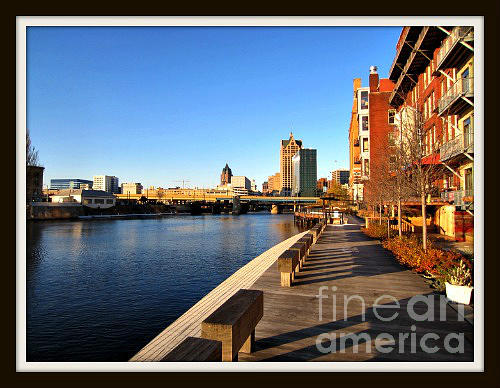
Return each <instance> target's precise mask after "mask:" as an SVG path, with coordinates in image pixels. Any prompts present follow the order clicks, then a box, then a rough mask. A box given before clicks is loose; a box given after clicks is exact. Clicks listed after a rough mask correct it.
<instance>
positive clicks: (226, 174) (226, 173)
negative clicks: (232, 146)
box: [220, 163, 233, 186]
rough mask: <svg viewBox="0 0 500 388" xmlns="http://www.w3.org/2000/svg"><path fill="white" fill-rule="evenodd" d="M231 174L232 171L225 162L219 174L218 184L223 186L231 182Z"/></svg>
mask: <svg viewBox="0 0 500 388" xmlns="http://www.w3.org/2000/svg"><path fill="white" fill-rule="evenodd" d="M232 176H233V173H232V171H231V169H230V168H229V166H228V165H227V163H226V165H225V166H224V168H223V169H222V173H221V174H220V185H221V186H225V185H227V184H228V183H231V177H232Z"/></svg>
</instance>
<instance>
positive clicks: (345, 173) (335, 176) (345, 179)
mask: <svg viewBox="0 0 500 388" xmlns="http://www.w3.org/2000/svg"><path fill="white" fill-rule="evenodd" d="M349 173H350V172H349V170H343V169H339V170H335V171H332V180H333V181H334V182H336V183H338V184H339V185H345V184H349Z"/></svg>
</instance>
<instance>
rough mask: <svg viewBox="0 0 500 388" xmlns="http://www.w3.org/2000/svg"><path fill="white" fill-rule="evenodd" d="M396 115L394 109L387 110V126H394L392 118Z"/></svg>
mask: <svg viewBox="0 0 500 388" xmlns="http://www.w3.org/2000/svg"><path fill="white" fill-rule="evenodd" d="M395 115H396V111H395V110H394V109H389V118H388V120H389V124H394V116H395Z"/></svg>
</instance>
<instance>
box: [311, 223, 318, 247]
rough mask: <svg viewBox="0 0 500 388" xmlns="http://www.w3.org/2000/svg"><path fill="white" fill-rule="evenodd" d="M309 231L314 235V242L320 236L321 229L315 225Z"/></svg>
mask: <svg viewBox="0 0 500 388" xmlns="http://www.w3.org/2000/svg"><path fill="white" fill-rule="evenodd" d="M309 232H310V233H312V235H313V243H315V242H316V240H317V239H318V238H319V229H318V228H317V227H316V226H315V227H314V228H312V229H311V230H310V231H309Z"/></svg>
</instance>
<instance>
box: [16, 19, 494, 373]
mask: <svg viewBox="0 0 500 388" xmlns="http://www.w3.org/2000/svg"><path fill="white" fill-rule="evenodd" d="M402 25H406V26H409V25H427V26H428V25H471V26H474V51H475V52H474V86H475V92H476V96H479V97H482V96H483V90H484V78H483V76H484V75H483V71H484V68H483V66H482V64H483V58H484V19H483V17H479V16H470V17H464V16H460V17H455V16H453V17H451V16H439V17H435V16H428V17H427V16H425V17H415V16H411V17H402V16H391V17H372V16H360V17H352V16H342V17H339V16H307V17H302V16H268V17H266V16H223V17H221V16H214V17H212V16H210V17H208V16H167V17H155V16H148V17H144V16H140V17H137V16H133V17H129V16H112V17H99V16H95V17H94V16H92V17H90V16H85V17H84V16H69V17H67V16H61V17H53V16H34V17H33V16H19V17H17V18H16V63H17V73H16V74H17V76H16V101H17V105H16V123H17V125H16V144H17V147H16V152H17V165H16V175H17V179H16V182H17V183H16V191H17V196H16V197H17V202H16V234H17V239H16V252H17V254H16V323H17V326H16V327H17V330H16V370H17V371H18V372H24V371H32V372H58V371H64V372H69V371H75V372H76V371H110V372H111V371H112V372H119V371H123V372H132V371H149V372H153V371H154V372H164V371H185V372H188V371H199V372H208V371H210V372H217V371H218V372H220V371H226V372H229V371H251V372H256V371H287V372H290V371H294V372H325V371H326V372H341V371H342V372H354V371H355V372H377V371H386V372H387V371H397V372H401V371H412V372H419V371H429V372H430V371H455V372H481V371H484V346H483V345H484V332H483V329H484V291H485V290H484V240H483V232H484V225H483V221H484V191H483V184H484V177H483V174H482V169H483V166H484V154H483V151H484V126H483V125H480V124H482V123H484V115H483V114H484V106H483V100H482V98H476V100H475V101H474V104H475V106H474V137H475V139H474V147H475V161H474V167H475V168H474V191H475V193H474V196H475V199H476V201H475V205H474V213H475V215H474V218H475V225H474V234H475V235H476V239H475V241H474V253H475V270H474V277H475V279H474V280H475V282H474V288H475V293H474V294H475V297H474V299H475V300H474V310H475V311H474V313H475V314H474V315H475V316H474V362H456V363H455V362H442V363H436V362H368V363H363V362H312V363H305V362H294V363H287V362H278V363H152V362H147V363H132V362H26V313H25V312H26V217H25V212H26V209H25V203H26V170H25V168H24V166H25V164H26V156H25V148H26V136H25V131H26V27H29V26H151V27H152V26H316V27H317V26H366V27H368V26H402ZM393 59H394V58H388V59H387V60H388V61H391V62H392V61H393ZM478 171H479V173H478ZM476 204H477V205H476ZM292 366H293V370H291V369H292V368H291V367H292Z"/></svg>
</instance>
